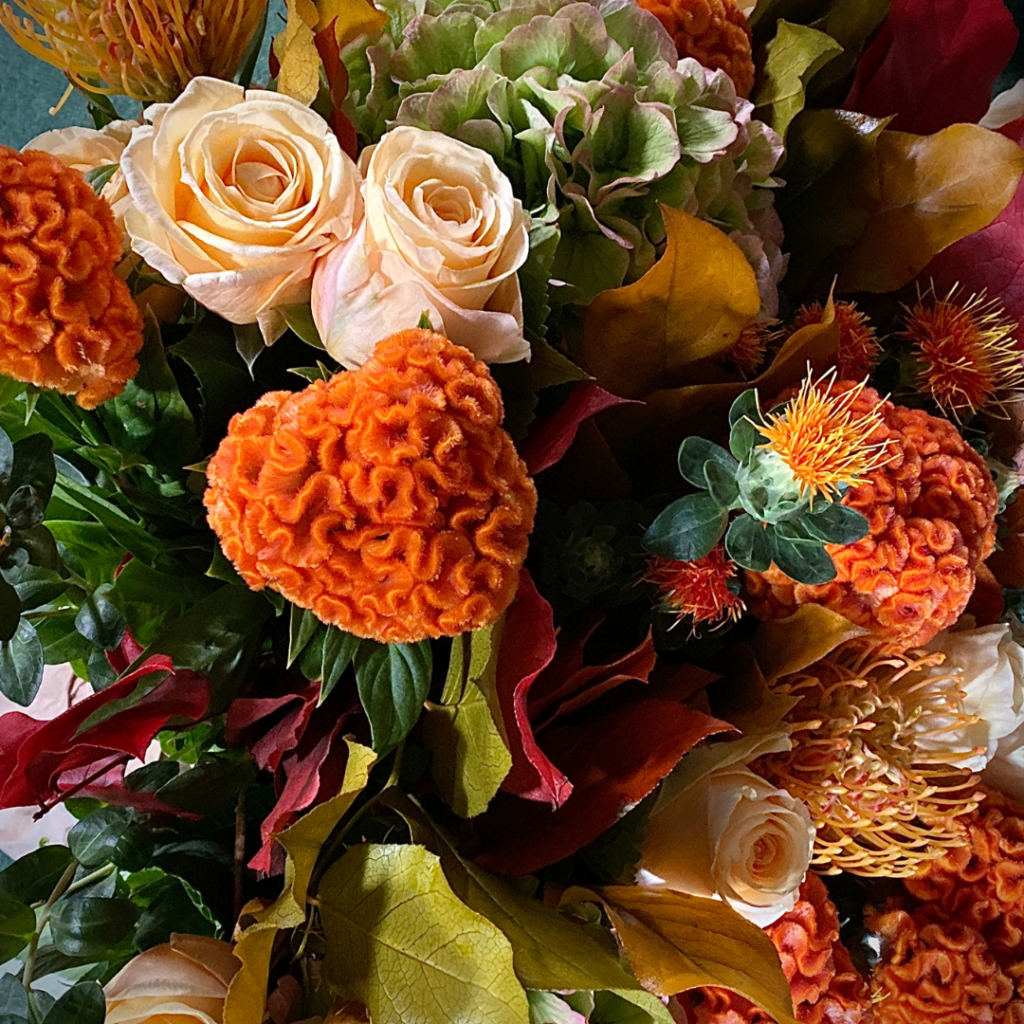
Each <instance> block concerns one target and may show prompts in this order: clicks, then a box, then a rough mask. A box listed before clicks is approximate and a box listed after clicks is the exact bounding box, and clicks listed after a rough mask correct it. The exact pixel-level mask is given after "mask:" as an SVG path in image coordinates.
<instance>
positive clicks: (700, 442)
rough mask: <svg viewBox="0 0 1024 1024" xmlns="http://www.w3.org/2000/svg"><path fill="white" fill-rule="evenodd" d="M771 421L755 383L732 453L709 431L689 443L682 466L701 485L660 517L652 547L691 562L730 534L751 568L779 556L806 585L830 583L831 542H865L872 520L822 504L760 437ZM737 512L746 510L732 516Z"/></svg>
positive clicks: (729, 544)
mask: <svg viewBox="0 0 1024 1024" xmlns="http://www.w3.org/2000/svg"><path fill="white" fill-rule="evenodd" d="M763 423H764V419H763V417H762V415H761V408H760V404H759V402H758V398H757V392H756V391H755V390H754V389H753V388H751V389H750V390H748V391H744V392H743V394H742V395H740V396H739V398H737V399H736V401H735V402H733V404H732V408H731V409H730V410H729V427H730V433H729V451H726V450H725V449H724V448H723V447H721V445H717V444H714V443H713V442H711V441H708V440H707V439H705V438H703V437H688V438H686V440H685V441H683V443H682V445H680V448H679V472H680V473H681V474H682V476H683V479H685V480H686V481H687V482H689V483H691V484H693V485H694V486H695V487H697V488H699V490H698V491H697V493H696V494H688V495H686V497H684V498H680V499H679V500H678V501H674V502H673V503H672V504H671V505H669V506H668V508H666V509H665V510H664V511H663V512H662V513H661V514H660V515H659V516H658V518H657V519H655V521H654V522H653V523H652V524H651V527H650V529H649V530H648V531H647V533H646V534H645V535H644V547H646V548H647V550H648V551H650V552H651V553H652V554H655V555H658V556H660V557H662V558H671V559H674V560H675V561H680V562H690V561H694V560H695V559H698V558H703V557H704V556H705V555H707V554H709V553H710V552H711V550H712V549H713V548H714V547H715V545H716V544H717V543H718V542H719V541H720V540H721V539H722V537H723V535H724V537H725V550H726V553H727V554H728V556H729V557H730V558H731V559H732V560H733V561H734V562H736V564H737V565H740V566H742V567H743V568H744V569H749V570H751V571H752V572H764V571H765V570H767V569H768V568H769V567H770V566H771V564H772V563H773V562H774V563H775V565H776V566H778V568H779V569H781V570H782V572H784V573H785V574H786V575H787V576H789V577H790V578H791V579H794V580H796V581H797V582H798V583H808V584H819V583H828V582H829V581H831V580H833V579H835V575H836V569H835V565H834V564H833V562H832V559H831V557H830V556H829V553H828V551H826V550H825V545H826V544H852V543H854V542H855V541H858V540H860V539H861V538H862V537H864V536H865V535H866V534H867V532H868V521H867V519H866V518H865V517H864V516H863V515H861V513H860V512H858V511H857V510H856V509H852V508H847V507H846V506H845V505H841V504H840V503H839V502H838V501H828V500H821V499H820V498H819V500H818V501H817V502H815V501H814V492H813V491H811V490H810V489H807V488H801V486H800V483H799V482H798V481H797V480H796V479H795V477H794V475H793V472H792V470H791V469H790V468H789V466H787V465H786V463H785V462H784V461H783V460H782V459H781V458H780V457H779V455H778V454H777V453H776V452H774V451H773V450H772V449H771V447H770V446H768V445H759V444H758V443H757V441H758V438H759V436H760V433H759V430H758V427H759V426H761V425H762V424H763ZM841 493H843V489H840V494H841ZM733 512H739V513H740V514H739V515H738V516H736V517H735V518H733V519H732V520H731V522H730V515H731V513H733Z"/></svg>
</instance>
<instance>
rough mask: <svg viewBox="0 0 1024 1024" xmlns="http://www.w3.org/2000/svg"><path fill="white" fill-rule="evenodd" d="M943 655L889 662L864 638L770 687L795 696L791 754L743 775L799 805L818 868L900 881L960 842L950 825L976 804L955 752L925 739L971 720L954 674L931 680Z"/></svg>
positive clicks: (911, 655) (916, 654)
mask: <svg viewBox="0 0 1024 1024" xmlns="http://www.w3.org/2000/svg"><path fill="white" fill-rule="evenodd" d="M941 662H942V655H940V654H930V653H929V652H927V651H910V652H908V653H906V654H897V655H891V654H887V653H886V652H885V650H884V649H883V648H882V647H880V646H879V645H878V644H877V642H874V641H872V640H870V639H868V638H860V639H856V640H850V641H847V642H846V643H844V644H841V645H840V646H839V647H837V648H836V649H835V650H834V651H832V652H831V653H830V654H829V655H828V656H827V657H825V658H823V659H821V660H820V661H818V662H815V663H814V664H813V665H811V666H810V667H809V668H807V669H804V670H803V671H802V672H796V673H793V674H792V675H788V676H783V677H782V678H781V679H779V680H777V681H776V682H775V683H773V684H772V690H773V691H775V692H776V693H778V694H780V695H782V696H786V697H794V698H797V699H798V701H797V703H796V705H795V706H794V707H793V708H792V709H791V710H790V711H789V712H788V713H787V715H786V721H787V722H788V723H789V726H790V729H791V737H792V741H793V745H792V749H790V750H786V751H780V752H778V753H773V754H767V755H765V756H764V757H762V758H760V759H759V760H757V761H755V762H754V763H753V764H752V765H751V768H752V769H753V770H754V771H756V772H757V773H758V774H759V775H763V776H764V777H765V778H766V779H768V780H769V781H770V782H772V783H773V784H774V785H776V786H780V787H782V788H783V789H786V790H788V791H789V792H790V793H792V794H793V796H795V797H798V798H799V799H801V800H803V801H804V802H805V803H806V804H807V806H808V807H809V808H810V811H811V820H812V821H813V822H814V825H815V827H816V829H817V836H816V838H815V843H814V861H813V863H814V864H817V865H820V866H821V867H823V868H824V869H825V870H827V871H828V872H835V871H839V870H843V871H850V872H853V873H855V874H861V875H883V876H888V877H890V878H904V877H908V876H909V875H912V874H914V873H915V872H916V871H918V870H919V869H920V868H921V866H922V865H923V864H925V863H926V862H928V861H931V860H936V859H937V858H939V857H941V856H942V855H943V853H944V852H945V851H946V850H947V849H949V848H950V847H954V846H962V845H963V844H964V843H965V842H966V841H967V833H966V832H965V830H964V828H963V826H962V825H961V824H960V823H959V821H958V819H959V818H962V817H963V816H964V815H966V814H969V813H970V811H971V810H972V809H973V808H974V807H975V806H977V803H976V800H975V799H974V782H975V779H974V777H973V776H972V775H971V774H970V773H969V772H966V771H963V770H959V769H957V768H956V761H957V760H958V759H965V758H966V757H967V756H969V755H970V753H972V751H962V752H960V753H959V754H957V753H950V752H949V751H943V752H941V753H935V752H932V751H930V750H928V749H927V742H926V740H927V738H928V737H929V736H930V735H932V734H933V733H934V734H937V735H940V736H943V735H946V734H947V733H950V732H955V731H956V730H957V729H959V728H962V727H963V726H964V725H967V724H970V723H972V722H974V721H975V719H974V718H973V717H972V716H970V715H967V714H965V713H964V711H963V704H962V699H963V691H962V690H961V688H960V687H961V679H960V677H959V676H958V675H949V676H936V675H930V674H929V670H930V669H932V668H933V667H935V666H936V665H939V664H941Z"/></svg>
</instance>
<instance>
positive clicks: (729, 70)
mask: <svg viewBox="0 0 1024 1024" xmlns="http://www.w3.org/2000/svg"><path fill="white" fill-rule="evenodd" d="M640 6H641V7H643V8H644V9H645V10H648V11H650V12H651V14H653V15H655V16H656V17H657V19H658V20H659V21H660V22H661V23H662V25H664V26H665V30H666V31H667V32H668V34H669V35H670V36H671V37H672V40H673V42H674V43H675V44H676V52H677V53H678V54H679V56H680V57H693V58H694V59H695V60H697V61H699V62H700V63H701V64H703V65H704V67H706V68H713V69H714V70H721V71H724V72H725V73H726V74H727V75H728V76H729V77H730V78H731V79H732V80H733V82H734V83H735V85H736V92H737V93H739V95H740V96H749V95H750V90H751V89H752V88H753V87H754V60H753V57H752V56H751V36H750V28H749V27H748V25H747V18H746V15H744V13H743V12H742V11H741V10H740V9H739V7H737V6H736V3H735V0H640Z"/></svg>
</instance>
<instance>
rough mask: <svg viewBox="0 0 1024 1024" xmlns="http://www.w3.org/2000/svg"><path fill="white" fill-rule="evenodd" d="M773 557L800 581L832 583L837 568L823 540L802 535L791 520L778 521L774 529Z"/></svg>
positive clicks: (786, 571) (782, 568) (790, 575)
mask: <svg viewBox="0 0 1024 1024" xmlns="http://www.w3.org/2000/svg"><path fill="white" fill-rule="evenodd" d="M771 535H772V560H773V561H774V562H775V564H776V565H777V566H778V567H779V568H780V569H781V570H782V571H783V572H784V573H785V574H786V575H787V576H788V577H789V578H790V579H792V580H796V581H797V583H808V584H811V585H817V584H821V583H831V581H832V580H834V579H835V578H836V567H835V566H834V565H833V564H832V559H831V558H830V557H829V553H828V552H827V551H826V550H825V549H824V548H823V547H822V545H821V542H820V541H817V540H811V539H809V538H807V537H804V536H803V535H801V534H800V533H799V532H797V530H796V529H795V528H794V527H793V525H792V524H791V523H776V524H775V526H774V527H772V530H771Z"/></svg>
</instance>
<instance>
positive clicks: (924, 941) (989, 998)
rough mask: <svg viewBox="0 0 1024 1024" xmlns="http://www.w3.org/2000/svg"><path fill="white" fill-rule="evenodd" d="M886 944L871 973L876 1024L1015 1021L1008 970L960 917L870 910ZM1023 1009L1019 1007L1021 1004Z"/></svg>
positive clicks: (1001, 1023) (870, 920) (1008, 1023)
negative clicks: (941, 919)
mask: <svg viewBox="0 0 1024 1024" xmlns="http://www.w3.org/2000/svg"><path fill="white" fill-rule="evenodd" d="M866 923H867V925H868V927H869V928H871V929H872V930H873V931H875V932H876V933H877V934H878V935H879V938H880V940H881V944H882V960H881V962H880V963H879V964H878V965H877V966H876V967H875V970H874V972H873V974H872V978H871V989H872V999H873V1002H874V1024H972V1022H978V1024H984V1022H987V1024H996V1022H999V1024H1011V1022H1012V1024H1017V1022H1018V1021H1020V1020H1021V1019H1024V1018H1022V1017H1021V1016H1019V1015H1018V1014H1017V1012H1015V1011H1011V1010H1010V1007H1011V1005H1012V1004H1013V1003H1016V1002H1018V1001H1017V1000H1016V999H1015V986H1014V982H1013V979H1012V978H1010V977H1009V975H1007V974H1006V973H1005V972H1004V971H1003V970H1002V968H1000V966H999V964H998V963H997V962H996V960H995V958H994V957H993V956H992V953H991V951H990V950H989V949H988V946H987V944H986V942H985V940H984V938H982V936H981V935H979V934H978V932H976V931H975V930H974V929H973V928H971V927H970V926H969V925H967V924H964V923H963V922H961V921H949V922H947V923H942V924H940V923H938V922H921V921H919V920H917V918H916V917H914V916H912V915H910V914H908V913H907V912H906V911H905V910H888V911H887V912H885V913H881V914H875V915H871V916H869V917H868V919H867V922H866ZM1018 1009H1019V1007H1018Z"/></svg>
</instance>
